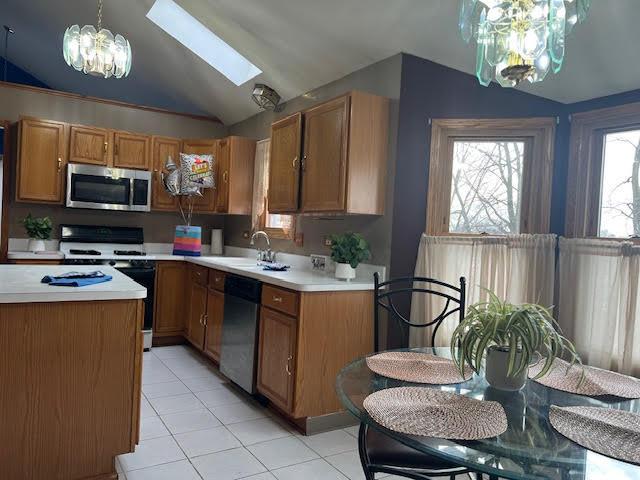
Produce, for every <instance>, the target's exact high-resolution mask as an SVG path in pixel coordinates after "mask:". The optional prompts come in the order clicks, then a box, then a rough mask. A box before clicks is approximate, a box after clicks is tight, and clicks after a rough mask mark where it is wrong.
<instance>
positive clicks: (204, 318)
mask: <svg viewBox="0 0 640 480" xmlns="http://www.w3.org/2000/svg"><path fill="white" fill-rule="evenodd" d="M207 320H209V315H208V314H206V313H205V314H204V316H203V317H202V325H203V326H205V327H206V326H207Z"/></svg>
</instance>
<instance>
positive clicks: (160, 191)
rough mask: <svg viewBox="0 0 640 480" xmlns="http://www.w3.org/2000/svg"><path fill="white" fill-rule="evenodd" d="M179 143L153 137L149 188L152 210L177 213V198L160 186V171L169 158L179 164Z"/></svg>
mask: <svg viewBox="0 0 640 480" xmlns="http://www.w3.org/2000/svg"><path fill="white" fill-rule="evenodd" d="M180 147H181V141H180V140H179V139H177V138H169V137H153V139H152V141H151V151H152V160H153V162H152V163H153V186H152V188H151V208H152V209H153V210H163V211H169V212H173V211H177V210H178V201H179V197H172V196H171V195H169V194H168V193H167V192H166V191H165V189H164V186H163V184H162V175H161V174H162V171H163V170H164V166H165V164H166V163H167V159H168V158H169V157H171V158H172V159H173V161H174V162H175V163H176V165H179V164H180Z"/></svg>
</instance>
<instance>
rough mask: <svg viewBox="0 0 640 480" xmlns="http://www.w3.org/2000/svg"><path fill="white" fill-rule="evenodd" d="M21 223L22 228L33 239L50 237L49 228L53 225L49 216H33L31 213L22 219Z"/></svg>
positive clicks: (48, 238) (47, 238)
mask: <svg viewBox="0 0 640 480" xmlns="http://www.w3.org/2000/svg"><path fill="white" fill-rule="evenodd" d="M22 224H23V225H24V229H25V230H26V231H27V235H29V238H33V239H35V240H50V239H51V229H52V228H53V226H52V224H51V219H50V218H49V217H42V218H35V217H33V216H31V214H28V215H27V216H26V217H25V218H24V219H23V220H22Z"/></svg>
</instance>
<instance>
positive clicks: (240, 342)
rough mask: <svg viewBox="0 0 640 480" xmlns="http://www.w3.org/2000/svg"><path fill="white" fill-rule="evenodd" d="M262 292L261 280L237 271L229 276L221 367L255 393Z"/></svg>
mask: <svg viewBox="0 0 640 480" xmlns="http://www.w3.org/2000/svg"><path fill="white" fill-rule="evenodd" d="M261 293H262V283H261V282H259V281H258V280H253V279H251V278H245V277H237V276H235V275H227V276H226V278H225V281H224V317H223V320H222V346H221V348H220V371H221V372H222V373H223V374H224V375H225V376H226V377H227V378H228V379H229V380H231V381H232V382H233V383H235V384H237V385H239V386H240V387H242V388H243V389H244V390H246V391H247V392H249V393H251V394H253V393H255V391H256V366H257V353H258V347H257V345H258V318H259V315H260V295H261Z"/></svg>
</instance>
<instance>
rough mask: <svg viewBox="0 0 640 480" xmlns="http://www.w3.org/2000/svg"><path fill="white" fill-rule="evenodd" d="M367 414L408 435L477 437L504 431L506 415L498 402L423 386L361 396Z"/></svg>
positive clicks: (383, 424)
mask: <svg viewBox="0 0 640 480" xmlns="http://www.w3.org/2000/svg"><path fill="white" fill-rule="evenodd" d="M364 408H365V410H366V411H367V412H368V413H369V415H370V416H371V418H373V419H374V420H375V421H376V422H378V423H379V424H380V425H382V426H383V427H386V428H388V429H389V430H393V431H396V432H401V433H408V434H410V435H420V436H424V437H436V438H448V439H451V440H479V439H482V438H491V437H495V436H498V435H500V434H501V433H504V432H505V431H506V429H507V416H506V414H505V412H504V408H502V405H500V404H499V403H498V402H485V401H480V400H475V399H473V398H468V397H464V396H462V395H457V394H455V393H449V392H441V391H440V390H435V389H432V388H425V387H399V388H388V389H386V390H379V391H377V392H375V393H372V394H371V395H369V396H368V397H367V398H365V400H364Z"/></svg>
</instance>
